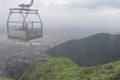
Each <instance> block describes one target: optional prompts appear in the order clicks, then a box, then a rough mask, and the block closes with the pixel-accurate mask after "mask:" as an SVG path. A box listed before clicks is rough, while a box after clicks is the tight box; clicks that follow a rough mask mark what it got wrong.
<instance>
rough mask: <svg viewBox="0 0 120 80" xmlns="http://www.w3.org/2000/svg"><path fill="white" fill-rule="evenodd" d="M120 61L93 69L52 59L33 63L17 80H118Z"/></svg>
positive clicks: (68, 60)
mask: <svg viewBox="0 0 120 80" xmlns="http://www.w3.org/2000/svg"><path fill="white" fill-rule="evenodd" d="M119 79H120V61H117V62H111V63H108V64H104V65H98V66H93V67H79V66H78V65H76V64H75V63H74V62H72V61H71V60H70V59H67V58H54V59H51V60H49V61H48V62H46V63H33V64H32V65H31V66H30V67H29V68H28V69H27V70H26V72H25V73H24V74H23V75H22V76H21V78H20V79H19V80H119Z"/></svg>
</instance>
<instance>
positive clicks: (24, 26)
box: [7, 8, 43, 41]
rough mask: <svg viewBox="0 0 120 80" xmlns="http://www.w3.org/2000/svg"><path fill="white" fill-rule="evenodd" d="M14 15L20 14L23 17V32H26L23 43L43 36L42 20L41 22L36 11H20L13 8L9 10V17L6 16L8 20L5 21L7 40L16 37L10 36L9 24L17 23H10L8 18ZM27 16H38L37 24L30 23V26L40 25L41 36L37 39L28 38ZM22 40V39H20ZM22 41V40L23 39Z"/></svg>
mask: <svg viewBox="0 0 120 80" xmlns="http://www.w3.org/2000/svg"><path fill="white" fill-rule="evenodd" d="M14 13H18V14H21V16H22V17H23V28H24V29H25V32H26V35H25V36H26V39H25V41H29V40H32V39H35V38H39V37H42V36H43V23H42V20H41V17H40V15H39V13H38V10H33V9H21V8H13V9H10V13H9V16H8V19H7V34H8V38H13V39H15V38H16V37H13V36H11V35H10V32H9V31H10V28H11V26H10V23H19V22H17V21H15V22H12V21H10V17H11V15H12V14H14ZM29 14H36V15H37V16H38V19H39V22H32V25H33V23H40V24H41V25H40V26H41V35H40V36H37V37H33V38H29V33H28V23H27V21H26V18H27V16H28V15H29ZM16 39H19V38H16ZM21 40H22V39H21ZM23 40H24V39H23Z"/></svg>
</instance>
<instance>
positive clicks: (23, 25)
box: [7, 0, 43, 41]
mask: <svg viewBox="0 0 120 80" xmlns="http://www.w3.org/2000/svg"><path fill="white" fill-rule="evenodd" d="M32 4H33V0H31V3H30V4H20V5H19V8H11V9H10V13H9V16H8V20H7V34H8V38H10V39H18V40H22V41H29V40H32V39H36V38H41V37H42V36H43V23H42V20H41V17H40V15H39V13H38V10H35V9H30V7H31V6H32ZM18 14H19V15H20V16H21V17H22V20H21V21H19V20H13V19H18V18H20V17H16V15H18ZM30 16H37V18H38V19H36V20H34V19H33V20H32V19H31V20H30V21H29V20H28V19H27V18H28V17H30ZM12 17H14V18H13V19H11V18H12ZM32 18H34V17H32Z"/></svg>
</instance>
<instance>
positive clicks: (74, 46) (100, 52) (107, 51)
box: [47, 33, 120, 66]
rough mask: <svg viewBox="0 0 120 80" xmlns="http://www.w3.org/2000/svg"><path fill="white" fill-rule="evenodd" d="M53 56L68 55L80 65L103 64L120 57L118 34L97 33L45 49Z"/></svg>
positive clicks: (119, 37)
mask: <svg viewBox="0 0 120 80" xmlns="http://www.w3.org/2000/svg"><path fill="white" fill-rule="evenodd" d="M47 53H48V54H49V55H51V56H54V57H68V58H70V59H72V60H73V61H74V62H76V63H77V64H78V65H80V66H92V65H99V64H105V63H108V62H111V61H116V60H118V59H120V35H119V34H108V33H98V34H95V35H92V36H89V37H86V38H83V39H80V40H69V41H67V42H64V43H62V44H60V45H58V46H55V47H53V48H51V49H49V50H48V51H47Z"/></svg>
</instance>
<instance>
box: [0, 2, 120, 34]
mask: <svg viewBox="0 0 120 80" xmlns="http://www.w3.org/2000/svg"><path fill="white" fill-rule="evenodd" d="M23 2H24V3H26V4H27V3H29V2H30V0H0V25H1V27H0V29H1V28H2V26H4V28H5V27H6V20H7V17H8V14H9V10H8V9H9V8H15V7H17V5H18V4H21V3H23ZM32 8H34V9H39V13H40V15H41V18H42V20H43V23H44V27H45V29H48V30H56V31H57V30H63V29H68V28H70V29H72V28H74V29H80V30H84V31H88V30H89V29H92V30H95V31H98V32H99V31H102V30H103V31H110V32H115V31H120V0H35V2H34V4H33V6H32Z"/></svg>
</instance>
